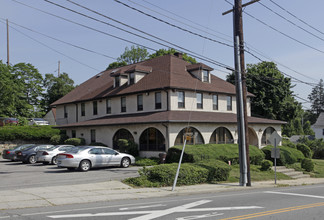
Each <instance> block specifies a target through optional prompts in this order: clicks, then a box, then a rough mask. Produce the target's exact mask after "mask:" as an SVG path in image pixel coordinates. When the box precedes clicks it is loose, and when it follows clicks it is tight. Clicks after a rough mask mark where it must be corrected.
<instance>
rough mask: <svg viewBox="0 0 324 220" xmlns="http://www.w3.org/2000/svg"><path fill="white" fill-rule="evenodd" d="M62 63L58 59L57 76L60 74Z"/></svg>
mask: <svg viewBox="0 0 324 220" xmlns="http://www.w3.org/2000/svg"><path fill="white" fill-rule="evenodd" d="M60 65H61V62H60V61H58V69H57V76H58V77H59V76H60Z"/></svg>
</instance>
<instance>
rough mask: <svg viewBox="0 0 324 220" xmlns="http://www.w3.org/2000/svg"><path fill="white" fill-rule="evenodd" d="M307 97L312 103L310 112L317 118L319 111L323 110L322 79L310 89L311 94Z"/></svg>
mask: <svg viewBox="0 0 324 220" xmlns="http://www.w3.org/2000/svg"><path fill="white" fill-rule="evenodd" d="M308 99H309V100H310V102H311V103H312V105H311V112H312V113H313V114H315V115H316V118H317V117H318V116H319V115H320V113H321V112H324V85H323V79H320V81H319V83H318V84H317V85H316V86H315V87H314V88H313V89H312V92H311V94H309V95H308Z"/></svg>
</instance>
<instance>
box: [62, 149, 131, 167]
mask: <svg viewBox="0 0 324 220" xmlns="http://www.w3.org/2000/svg"><path fill="white" fill-rule="evenodd" d="M134 163H135V158H134V157H133V156H132V155H130V154H125V153H119V152H117V151H115V150H113V149H111V148H108V147H100V146H82V147H78V148H73V149H71V150H70V151H67V152H65V153H60V154H58V155H57V166H58V167H63V168H67V169H68V170H75V169H76V168H79V169H80V170H81V171H88V170H90V169H91V168H94V167H107V166H121V167H124V168H126V167H129V165H130V164H134Z"/></svg>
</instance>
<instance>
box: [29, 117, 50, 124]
mask: <svg viewBox="0 0 324 220" xmlns="http://www.w3.org/2000/svg"><path fill="white" fill-rule="evenodd" d="M29 124H30V125H49V122H48V121H46V120H45V119H44V118H31V119H29Z"/></svg>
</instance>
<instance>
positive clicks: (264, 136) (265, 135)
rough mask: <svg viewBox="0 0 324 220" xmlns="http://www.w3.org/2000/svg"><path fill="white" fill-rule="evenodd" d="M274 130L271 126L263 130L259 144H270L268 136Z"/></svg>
mask: <svg viewBox="0 0 324 220" xmlns="http://www.w3.org/2000/svg"><path fill="white" fill-rule="evenodd" d="M274 131H275V129H274V128H273V127H268V128H267V129H265V130H264V132H263V134H262V139H261V144H262V145H268V144H270V142H269V138H270V136H271V134H272V133H273V132H274Z"/></svg>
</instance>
